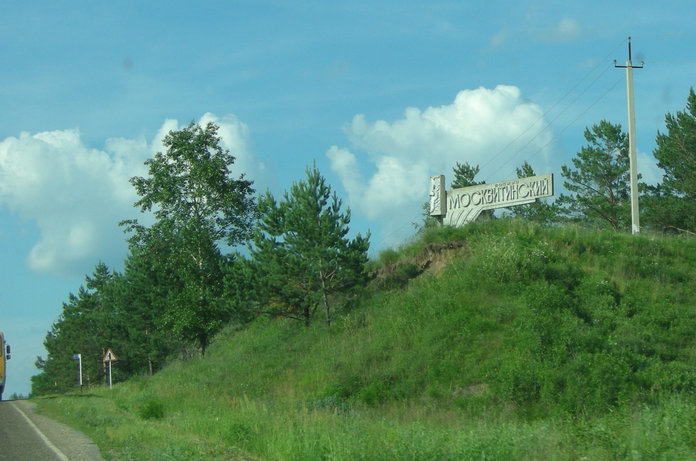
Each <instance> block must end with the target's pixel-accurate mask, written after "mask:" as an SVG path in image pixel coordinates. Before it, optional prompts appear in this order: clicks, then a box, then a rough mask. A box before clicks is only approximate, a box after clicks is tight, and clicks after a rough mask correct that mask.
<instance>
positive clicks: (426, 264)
mask: <svg viewBox="0 0 696 461" xmlns="http://www.w3.org/2000/svg"><path fill="white" fill-rule="evenodd" d="M465 246H466V242H464V241H463V240H455V241H451V242H444V243H430V244H428V245H427V246H426V247H425V248H424V249H423V251H422V252H421V253H420V254H419V255H418V256H417V257H416V258H415V259H416V264H417V265H418V267H419V268H420V274H423V273H425V272H428V273H431V274H433V275H440V274H441V273H442V272H443V271H444V270H445V268H446V267H447V266H448V265H449V263H450V261H451V260H452V257H453V256H454V255H456V254H457V253H459V252H460V251H461V250H462V249H463V248H464V247H465ZM420 274H419V275H420Z"/></svg>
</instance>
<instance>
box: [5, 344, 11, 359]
mask: <svg viewBox="0 0 696 461" xmlns="http://www.w3.org/2000/svg"><path fill="white" fill-rule="evenodd" d="M6 349H7V353H6V354H5V356H6V357H7V360H10V359H11V358H12V357H11V356H10V346H9V345H8V346H7V348H6Z"/></svg>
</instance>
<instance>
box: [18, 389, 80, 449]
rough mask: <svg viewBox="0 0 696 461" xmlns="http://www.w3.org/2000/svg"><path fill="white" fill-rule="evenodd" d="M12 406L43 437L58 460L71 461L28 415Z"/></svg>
mask: <svg viewBox="0 0 696 461" xmlns="http://www.w3.org/2000/svg"><path fill="white" fill-rule="evenodd" d="M10 404H11V405H12V406H13V407H14V409H15V410H17V411H18V412H19V414H20V415H22V416H23V417H24V419H26V420H27V422H28V423H29V425H30V426H31V427H32V429H34V431H35V432H36V433H37V434H38V435H39V437H41V440H43V441H44V443H45V444H46V446H47V447H48V448H50V449H51V450H52V451H53V453H55V454H56V456H58V458H60V459H61V461H70V459H69V458H68V457H67V456H65V454H63V452H62V451H60V449H59V448H58V447H57V446H55V445H53V443H52V442H51V441H50V440H48V437H46V436H45V435H44V433H43V432H41V431H40V430H39V428H38V427H36V424H34V422H33V421H32V420H31V419H29V417H28V416H27V415H26V413H24V412H23V411H22V410H21V409H20V408H19V407H18V406H17V405H16V404H15V403H14V402H10Z"/></svg>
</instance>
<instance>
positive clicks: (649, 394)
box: [41, 220, 696, 460]
mask: <svg viewBox="0 0 696 461" xmlns="http://www.w3.org/2000/svg"><path fill="white" fill-rule="evenodd" d="M695 251H696V241H695V240H693V239H685V238H676V237H656V236H630V235H622V234H614V233H609V232H597V231H588V230H583V229H580V228H575V227H562V228H551V229H549V228H541V227H537V226H534V225H530V224H528V223H525V222H521V221H510V220H498V221H492V222H487V223H478V224H474V225H470V226H467V227H466V228H463V229H449V228H448V229H440V230H436V231H432V232H430V233H426V234H424V235H422V236H421V237H420V238H419V239H418V240H416V241H414V242H411V243H409V244H407V245H404V246H403V247H402V248H400V249H398V250H389V251H386V252H384V253H383V254H382V255H381V256H380V259H379V260H378V261H375V262H373V266H374V267H372V268H371V270H372V271H373V273H374V274H375V278H374V279H373V282H372V284H371V286H370V287H369V288H368V289H367V290H365V291H364V292H362V293H359V294H358V295H356V297H355V298H354V299H353V300H352V302H350V303H349V306H350V307H346V308H344V309H343V310H342V311H339V316H338V317H337V320H336V322H335V324H334V325H333V326H332V327H331V328H329V329H327V327H325V326H324V325H323V324H321V323H320V322H316V324H315V325H314V326H311V327H309V328H305V327H303V326H302V325H300V324H298V323H293V322H292V321H288V320H270V319H266V318H262V319H259V320H257V321H256V322H254V323H253V324H251V325H249V326H247V327H245V328H243V329H239V328H233V327H230V328H228V329H227V330H225V331H224V332H223V333H222V334H220V335H219V336H218V337H217V338H216V339H215V341H214V342H213V343H212V344H211V346H210V348H209V350H208V353H207V354H206V356H205V357H203V358H198V359H194V360H189V361H186V362H182V361H174V362H172V363H171V364H170V365H169V366H168V367H167V368H166V369H165V370H163V371H162V372H161V373H159V374H157V375H156V376H154V377H152V378H147V377H143V378H140V379H137V380H133V381H130V382H126V383H119V384H117V385H116V386H115V388H114V389H113V390H111V391H109V390H108V389H96V390H94V391H93V393H92V394H90V396H89V397H88V398H72V397H69V396H68V397H60V398H54V399H46V400H43V401H42V402H41V406H42V407H43V408H44V409H45V411H47V412H50V413H52V414H55V415H59V416H60V417H61V418H62V419H64V420H67V421H71V422H72V423H73V424H76V425H80V428H81V429H82V430H83V431H84V432H86V433H87V434H88V435H89V436H90V437H93V438H94V439H95V440H96V441H97V443H98V444H99V445H100V447H102V449H103V450H104V454H105V455H109V454H110V453H111V454H114V455H115V456H116V457H117V458H118V459H269V460H270V459H273V460H276V459H282V460H286V459H287V460H289V459H297V460H308V459H346V460H348V459H351V460H354V459H369V460H372V459H375V460H379V459H384V460H387V459H414V460H415V459H418V460H422V459H438V460H440V459H453V460H455V459H506V458H507V459H510V458H512V459H574V458H581V457H584V456H586V457H589V458H591V459H609V458H622V459H623V458H636V459H650V458H655V457H658V458H659V457H665V458H669V459H689V458H694V457H696V436H694V434H696V407H695V406H694V404H693V402H694V397H695V396H696V392H695V391H696V367H695V365H694V364H696V361H695V360H694V359H695V358H696V357H695V355H696V347H695V346H696V309H694V299H696V286H695V285H694V283H693V280H694V276H696V258H695V257H694V255H696V253H695Z"/></svg>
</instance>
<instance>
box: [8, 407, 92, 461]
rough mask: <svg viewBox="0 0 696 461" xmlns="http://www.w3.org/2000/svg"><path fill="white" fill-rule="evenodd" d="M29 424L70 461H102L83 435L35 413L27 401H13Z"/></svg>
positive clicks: (90, 442) (34, 408)
mask: <svg viewBox="0 0 696 461" xmlns="http://www.w3.org/2000/svg"><path fill="white" fill-rule="evenodd" d="M11 403H12V404H13V405H14V406H15V408H17V409H19V410H21V412H22V413H24V414H25V415H26V416H27V417H28V418H29V419H30V420H31V422H32V423H33V424H34V425H35V426H36V428H38V430H39V431H40V432H41V433H43V435H44V436H45V437H46V438H47V439H48V440H50V441H51V443H52V444H54V445H55V446H56V447H57V448H58V449H59V450H60V451H61V452H62V453H63V454H64V455H65V456H66V457H67V458H68V459H69V460H71V461H104V458H102V456H101V454H100V453H99V448H97V446H96V445H95V444H94V442H92V441H91V440H90V439H89V438H88V437H87V436H86V435H84V434H83V433H81V432H79V431H77V430H75V429H73V428H71V427H69V426H66V425H65V424H62V423H59V422H57V421H54V420H52V419H50V418H47V417H46V416H43V415H40V414H38V413H37V412H36V404H35V403H34V402H31V401H29V400H13V401H12V402H11Z"/></svg>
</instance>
